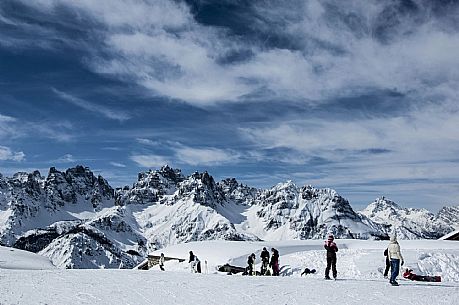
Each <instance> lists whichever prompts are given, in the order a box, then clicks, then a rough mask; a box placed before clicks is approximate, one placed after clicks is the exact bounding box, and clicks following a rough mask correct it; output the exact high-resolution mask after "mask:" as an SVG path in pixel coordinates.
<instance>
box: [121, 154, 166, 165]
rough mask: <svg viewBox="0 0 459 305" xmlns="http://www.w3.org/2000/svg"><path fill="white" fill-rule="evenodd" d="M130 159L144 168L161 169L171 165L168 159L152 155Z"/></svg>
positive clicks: (135, 156) (132, 156)
mask: <svg viewBox="0 0 459 305" xmlns="http://www.w3.org/2000/svg"><path fill="white" fill-rule="evenodd" d="M129 158H130V159H131V160H132V161H134V162H135V163H137V165H139V166H142V167H161V166H163V165H165V164H170V162H169V160H168V159H167V157H164V156H157V155H152V154H147V155H140V154H139V155H131V156H130V157H129Z"/></svg>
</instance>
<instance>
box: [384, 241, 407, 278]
mask: <svg viewBox="0 0 459 305" xmlns="http://www.w3.org/2000/svg"><path fill="white" fill-rule="evenodd" d="M387 257H388V258H389V260H390V269H391V276H390V281H389V283H391V284H392V285H393V286H398V283H397V281H396V279H397V276H398V273H399V271H400V262H401V264H402V266H403V263H404V262H403V256H402V253H400V245H399V244H398V242H397V236H396V235H392V236H391V237H390V243H389V247H387Z"/></svg>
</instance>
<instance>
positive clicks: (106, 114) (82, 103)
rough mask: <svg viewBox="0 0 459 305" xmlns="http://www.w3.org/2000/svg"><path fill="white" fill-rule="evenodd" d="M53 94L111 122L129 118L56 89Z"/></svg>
mask: <svg viewBox="0 0 459 305" xmlns="http://www.w3.org/2000/svg"><path fill="white" fill-rule="evenodd" d="M52 90H53V92H54V93H55V94H56V95H57V96H59V97H60V98H61V99H63V100H65V101H67V102H69V103H71V104H73V105H75V106H78V107H80V108H83V109H85V110H88V111H90V112H94V113H98V114H102V115H103V116H104V117H106V118H109V119H112V120H118V121H121V122H122V121H125V120H128V119H129V118H130V116H129V115H128V114H126V113H124V112H121V111H114V110H112V109H110V108H107V107H104V106H101V105H97V104H94V103H91V102H88V101H86V100H83V99H80V98H78V97H75V96H73V95H70V94H68V93H65V92H62V91H59V90H57V89H54V88H53V89H52Z"/></svg>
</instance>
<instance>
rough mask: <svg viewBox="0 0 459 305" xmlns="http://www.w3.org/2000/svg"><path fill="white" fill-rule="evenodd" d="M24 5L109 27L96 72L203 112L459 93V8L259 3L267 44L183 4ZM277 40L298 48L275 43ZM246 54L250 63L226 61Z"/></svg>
mask: <svg viewBox="0 0 459 305" xmlns="http://www.w3.org/2000/svg"><path fill="white" fill-rule="evenodd" d="M23 2H24V4H26V5H29V6H33V7H35V8H37V9H40V10H42V11H47V12H54V11H57V10H58V9H59V8H61V7H70V8H71V9H73V10H76V11H78V12H81V13H82V14H83V16H85V18H89V19H90V20H91V21H96V22H99V23H100V24H101V25H103V26H102V27H98V33H102V34H103V35H102V36H100V37H101V38H102V39H103V41H100V46H106V47H107V48H106V49H104V57H103V58H102V57H97V56H94V57H92V61H91V62H90V64H91V65H92V67H93V68H94V69H95V70H96V71H98V72H101V73H111V74H112V75H116V76H119V77H120V78H121V79H124V80H126V79H128V80H130V81H134V82H136V83H137V84H139V85H141V86H144V87H145V88H147V89H150V90H152V92H153V94H158V95H162V96H167V97H170V98H174V99H181V100H183V101H185V102H188V103H191V104H195V105H199V106H204V105H209V104H214V103H217V102H228V101H240V100H241V99H245V98H247V97H248V96H255V95H258V96H259V97H261V98H262V99H265V98H266V97H270V98H280V99H303V100H306V101H308V102H319V103H320V102H323V100H327V99H329V98H333V97H337V96H347V95H350V94H351V95H352V94H355V93H357V94H359V93H361V92H364V91H367V90H373V89H379V90H396V91H399V92H402V93H406V94H411V93H413V92H418V93H419V92H421V93H425V92H430V91H432V90H435V91H436V92H437V93H439V94H440V93H441V94H442V95H444V94H448V93H447V91H449V92H450V94H453V93H454V92H457V89H458V86H457V83H459V82H458V80H459V75H458V74H457V72H456V71H457V69H456V68H457V67H458V65H459V59H458V58H457V56H454V54H455V52H454V50H456V49H458V47H459V34H458V32H457V30H458V29H457V27H455V25H454V23H453V22H448V20H451V18H453V17H451V16H454V14H455V13H457V12H458V11H459V8H458V6H450V10H449V11H447V12H446V13H447V14H446V15H444V16H440V17H439V16H438V15H436V14H435V13H434V7H433V6H432V5H427V4H425V3H424V2H416V4H413V5H415V6H416V9H415V10H413V11H411V12H408V11H407V9H406V8H405V9H404V8H403V7H401V4H398V3H397V2H394V1H367V2H365V4H364V5H356V4H355V3H352V2H351V3H344V2H342V1H332V0H330V1H316V0H310V1H303V0H300V1H289V2H286V3H280V2H278V1H262V4H260V3H259V2H254V3H253V4H252V5H250V6H249V7H248V8H249V9H250V10H251V12H252V13H253V14H254V15H257V16H263V18H260V17H259V18H252V19H249V18H247V20H241V22H243V23H245V26H247V27H248V28H255V29H256V30H257V31H259V32H260V33H261V34H262V35H266V36H267V37H266V39H264V40H257V39H255V40H252V41H250V43H249V44H247V42H245V43H241V41H239V40H237V39H234V36H231V35H227V32H225V31H224V30H222V29H221V28H218V27H212V26H203V25H201V24H199V23H198V22H196V21H195V19H194V16H193V15H192V13H191V11H190V9H189V7H187V6H186V5H185V4H184V3H180V2H171V1H154V2H149V1H140V2H139V1H121V0H112V1H95V2H94V1H78V2H75V1H70V0H53V1H51V0H48V1H43V0H40V1H23ZM108 3H110V5H109V4H108ZM438 5H440V4H438ZM388 15H390V16H391V18H386V17H387V16H388ZM152 16H156V17H155V18H152ZM272 24H277V25H282V26H279V27H278V28H279V29H282V31H280V30H277V29H276V28H273V27H272V26H270V25H272ZM271 36H272V37H277V39H278V40H279V41H291V42H292V43H293V44H294V47H291V48H289V47H288V45H287V46H280V45H279V46H278V45H276V44H275V43H271V44H269V38H270V37H271ZM210 42H211V43H210ZM243 51H246V52H249V53H251V54H252V56H250V57H248V58H247V59H246V60H244V61H233V62H231V61H229V62H228V61H222V60H221V59H222V58H225V57H227V56H228V54H233V53H238V52H239V53H240V52H243ZM412 67H416V69H413V68H412ZM425 88H428V89H427V90H426V89H425ZM442 88H446V89H447V90H443V89H442ZM78 104H80V105H82V107H90V108H92V106H88V104H87V102H86V103H81V102H79V103H78ZM98 111H99V110H98ZM99 112H100V111H99ZM102 112H105V111H102ZM109 116H112V115H109ZM115 119H120V120H122V118H121V117H118V118H115Z"/></svg>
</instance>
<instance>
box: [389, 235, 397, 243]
mask: <svg viewBox="0 0 459 305" xmlns="http://www.w3.org/2000/svg"><path fill="white" fill-rule="evenodd" d="M390 241H392V242H394V241H397V235H395V234H394V235H391V236H390Z"/></svg>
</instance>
